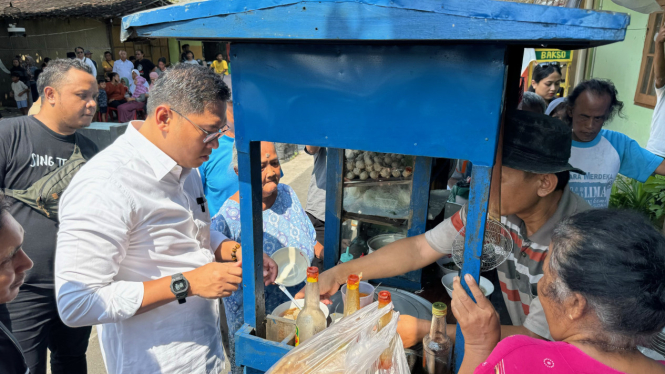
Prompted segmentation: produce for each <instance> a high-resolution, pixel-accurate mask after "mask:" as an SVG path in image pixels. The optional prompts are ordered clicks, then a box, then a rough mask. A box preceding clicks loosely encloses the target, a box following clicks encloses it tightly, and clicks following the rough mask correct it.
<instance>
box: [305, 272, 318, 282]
mask: <svg viewBox="0 0 665 374" xmlns="http://www.w3.org/2000/svg"><path fill="white" fill-rule="evenodd" d="M318 281H319V275H318V274H307V282H309V283H316V282H318Z"/></svg>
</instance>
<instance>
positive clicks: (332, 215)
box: [303, 143, 344, 269]
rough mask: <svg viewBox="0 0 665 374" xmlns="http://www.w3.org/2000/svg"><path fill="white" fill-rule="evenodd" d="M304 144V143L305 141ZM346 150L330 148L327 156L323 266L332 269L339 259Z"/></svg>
mask: <svg viewBox="0 0 665 374" xmlns="http://www.w3.org/2000/svg"><path fill="white" fill-rule="evenodd" d="M303 144H304V143H303ZM343 165H344V150H343V149H339V148H328V149H327V157H326V221H325V226H326V227H325V229H326V231H325V238H324V239H323V241H324V242H325V244H324V246H323V248H324V250H323V267H324V269H330V268H332V267H334V266H335V264H337V262H338V261H339V255H340V254H339V237H340V235H341V233H342V188H343V187H342V183H343V182H342V181H343V178H342V174H343V173H344V166H343Z"/></svg>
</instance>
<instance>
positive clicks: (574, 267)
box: [451, 209, 665, 374]
mask: <svg viewBox="0 0 665 374" xmlns="http://www.w3.org/2000/svg"><path fill="white" fill-rule="evenodd" d="M543 273H544V274H543V277H542V278H541V279H540V281H539V282H538V297H539V298H540V301H541V303H542V306H543V310H544V312H545V316H546V318H547V323H548V324H549V329H550V333H551V334H552V338H553V339H554V341H545V340H538V339H534V338H530V337H527V336H521V335H515V336H511V337H508V338H505V339H504V340H502V341H501V342H499V340H500V338H501V330H500V325H499V319H498V317H497V314H496V311H495V310H494V308H493V307H492V304H491V303H490V301H488V300H487V299H486V298H485V297H484V296H483V293H482V292H481V291H480V289H479V288H478V285H477V284H476V282H475V281H474V280H473V278H472V277H470V276H468V275H467V276H466V278H465V280H466V281H467V284H468V285H469V288H470V289H471V291H472V293H473V296H474V298H475V299H476V300H477V302H474V301H473V300H472V299H471V298H470V297H469V296H468V295H467V294H466V292H464V290H463V289H462V287H461V284H460V280H459V278H457V279H456V280H455V283H454V292H453V300H452V305H451V306H452V311H453V314H454V315H455V317H456V318H457V321H458V323H459V324H460V327H461V329H462V332H463V333H464V351H465V355H464V360H463V362H462V366H461V367H460V370H459V371H458V373H459V374H470V373H476V374H540V373H547V374H560V373H588V374H591V373H593V374H619V373H628V374H641V373H649V374H664V373H665V365H664V363H663V362H658V361H655V360H652V359H651V358H648V357H646V356H644V355H643V354H642V353H641V352H640V351H639V350H638V349H637V346H638V345H639V346H647V347H648V346H649V344H650V342H651V339H652V337H653V336H654V335H655V334H657V333H658V332H659V331H661V330H662V329H663V327H665V283H664V282H663V278H664V277H665V275H664V274H665V237H663V235H662V234H661V233H659V232H658V231H657V230H656V229H655V228H654V227H653V226H652V225H651V223H650V222H648V221H647V220H646V219H644V218H643V217H642V216H641V215H638V214H636V213H631V212H628V211H618V210H607V209H603V210H589V211H586V212H583V213H579V214H576V215H574V216H572V217H570V218H568V219H566V220H564V221H563V222H561V223H560V224H559V225H558V227H557V228H556V230H555V232H554V235H553V236H552V243H551V244H550V250H549V253H548V255H547V259H546V260H545V263H544V266H543Z"/></svg>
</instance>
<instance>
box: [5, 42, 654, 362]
mask: <svg viewBox="0 0 665 374" xmlns="http://www.w3.org/2000/svg"><path fill="white" fill-rule="evenodd" d="M183 47H185V46H183ZM79 52H80V53H79ZM86 52H87V51H85V50H84V49H83V48H77V49H76V55H77V58H75V59H57V60H51V61H49V62H48V64H47V65H45V66H44V67H43V69H42V71H41V72H40V74H38V78H37V80H36V89H37V92H38V94H39V100H41V103H42V105H41V106H40V107H39V109H38V111H37V112H36V114H34V115H27V116H21V117H16V118H11V119H5V120H3V121H2V122H0V187H2V189H3V190H2V191H3V194H0V350H1V351H2V352H3V354H2V356H1V357H0V372H2V373H5V372H7V373H26V372H27V370H29V372H30V373H33V374H35V373H45V372H46V366H47V362H46V352H47V349H48V350H50V352H51V361H50V365H51V370H52V372H53V373H74V374H75V373H85V372H86V350H87V345H88V340H89V336H90V333H91V327H92V326H96V327H97V331H98V335H99V339H100V345H101V349H102V352H103V357H104V362H105V365H106V369H107V371H108V372H109V373H111V374H115V373H126V372H140V373H144V372H145V373H152V372H155V373H157V372H164V373H184V372H187V373H218V372H221V370H222V369H223V368H224V366H226V365H230V366H231V369H232V372H233V373H238V372H242V368H240V367H237V366H235V345H234V339H233V335H234V334H235V333H236V332H237V331H238V329H239V328H240V327H241V326H242V324H243V322H244V321H243V309H242V307H243V294H242V292H243V287H242V283H241V282H242V268H241V264H242V261H243V259H242V250H241V247H240V242H241V236H242V235H241V234H242V233H241V227H240V194H239V191H238V177H237V173H238V169H239V168H240V167H242V165H238V161H237V160H238V158H237V150H236V148H235V140H234V138H235V123H234V118H233V101H232V99H231V91H230V89H229V87H228V85H227V84H226V83H225V79H224V78H225V76H226V74H227V73H228V64H226V62H225V61H224V59H223V55H222V54H219V55H217V59H216V60H215V62H213V64H212V65H211V66H210V67H207V66H206V67H204V66H201V65H200V64H198V63H192V62H190V61H195V60H194V57H193V53H192V52H191V51H189V50H188V49H186V48H183V56H182V57H183V59H184V63H182V64H177V65H175V66H172V67H168V66H167V65H166V60H162V59H160V60H159V61H158V64H157V65H154V64H153V63H152V62H151V61H149V60H147V59H145V58H144V56H143V53H142V51H137V55H136V59H135V61H134V62H133V63H132V62H131V61H130V60H128V59H127V54H126V53H125V52H124V51H121V52H120V53H119V56H120V59H119V60H116V61H114V60H113V55H112V54H111V53H110V52H108V53H107V54H105V55H104V61H103V62H102V64H101V69H100V70H99V72H101V70H103V71H104V73H103V74H104V76H105V78H98V77H97V75H96V72H97V71H98V70H96V69H97V64H96V63H93V62H94V61H92V60H90V58H89V57H86ZM79 55H81V57H78V56H79ZM659 66H660V67H662V68H663V69H664V70H665V64H661V65H656V67H657V68H659ZM18 67H19V68H20V67H21V66H20V61H19V64H18ZM19 70H20V69H16V71H17V75H16V76H14V75H13V83H12V84H13V85H14V83H23V85H18V84H17V86H16V87H17V88H16V89H15V94H16V93H18V94H20V95H16V97H18V98H21V97H22V95H27V94H28V93H29V89H30V86H29V84H26V82H24V81H23V80H21V78H22V76H21V75H20V72H19ZM657 76H659V75H657ZM533 77H534V78H533V81H532V82H531V89H530V91H529V92H525V93H524V95H523V98H522V101H521V103H520V106H519V108H517V109H519V110H508V111H507V114H506V118H505V125H504V126H505V128H504V143H503V159H502V169H501V173H502V179H501V184H502V189H501V216H502V217H501V222H502V223H503V224H504V225H505V226H506V227H507V228H508V230H509V231H510V234H511V236H512V237H513V239H514V240H513V247H512V248H511V251H512V254H511V256H510V257H509V258H508V260H507V261H505V262H504V263H503V264H501V265H500V266H499V267H498V268H497V271H496V274H497V277H498V280H499V284H500V287H499V288H500V294H501V297H499V298H494V299H487V298H485V296H484V295H483V293H482V292H481V291H480V289H479V287H478V286H477V284H476V283H475V281H474V280H473V279H472V278H465V281H466V283H467V284H468V285H469V288H470V289H471V291H472V293H473V295H474V299H475V300H474V299H471V298H470V297H469V296H468V295H467V294H466V292H465V291H464V290H463V288H462V287H461V283H460V279H456V280H455V286H454V288H455V289H454V292H453V298H452V305H451V309H452V311H453V313H454V315H455V317H456V318H457V321H458V323H459V325H460V328H461V329H462V332H463V333H464V336H465V339H464V344H465V351H466V354H465V357H464V362H463V364H462V367H461V368H460V371H459V372H460V373H472V372H476V373H494V372H497V370H499V371H498V372H503V371H501V368H504V367H510V368H511V370H512V371H510V372H515V373H533V372H540V370H541V369H542V368H543V365H544V367H545V368H546V369H555V370H552V371H550V372H552V373H557V372H561V373H563V372H569V371H566V370H567V369H566V368H568V367H573V368H584V371H585V372H595V373H612V374H614V373H619V372H624V373H629V374H634V373H635V374H637V373H665V366H663V365H662V364H661V363H658V362H657V361H655V360H653V359H650V358H648V357H647V356H645V355H643V354H642V353H641V352H640V351H639V350H638V347H639V346H645V345H648V341H649V339H651V337H653V336H654V335H655V334H656V333H658V332H659V331H661V330H662V329H663V328H664V327H665V287H663V282H662V278H663V274H664V273H665V271H664V270H665V237H664V236H663V235H662V234H661V233H660V232H658V230H656V229H655V228H654V227H652V226H651V224H650V223H649V222H647V221H646V220H645V219H644V218H643V217H641V216H639V215H638V214H636V213H631V212H627V211H615V210H608V209H607V205H608V201H609V200H608V199H609V193H610V189H611V184H612V182H613V181H614V179H615V178H616V176H617V174H618V173H621V174H624V175H627V176H630V177H633V178H636V179H638V180H645V179H646V178H647V177H648V176H650V175H652V174H654V173H655V174H661V175H662V174H665V162H664V161H663V158H662V157H661V155H656V154H653V153H652V152H650V151H648V150H645V149H643V148H641V147H640V146H639V145H638V144H637V143H636V142H635V141H634V140H632V139H630V138H628V137H626V136H625V135H622V134H620V133H617V132H613V131H609V130H606V129H603V125H604V124H605V123H606V122H608V121H610V120H611V119H612V117H613V116H615V115H620V113H621V108H622V103H621V101H620V100H619V99H618V92H617V90H616V88H615V87H614V85H613V84H612V83H611V82H610V81H607V80H599V79H592V80H588V81H584V82H582V83H580V84H579V85H578V86H577V87H575V88H574V89H573V90H572V92H571V94H570V95H569V96H568V97H566V98H557V97H556V95H557V92H559V86H560V83H561V71H560V68H559V67H558V66H557V65H556V64H543V65H539V66H537V67H536V69H535V71H534V76H533ZM662 77H663V78H664V79H662V80H657V82H656V88H657V89H658V90H661V89H662V87H663V85H665V74H663V75H662ZM28 83H29V80H28ZM659 85H660V87H659ZM16 90H18V91H16ZM174 92H177V93H178V94H177V95H174V94H173V93H174ZM658 92H659V93H660V92H661V91H658ZM659 100H660V96H659ZM137 111H143V112H144V113H145V114H144V117H145V119H144V120H137V117H136V115H135V113H136V112H137ZM111 112H115V114H116V115H117V116H118V118H119V120H120V121H122V122H128V126H127V130H126V132H125V134H124V135H123V136H122V137H120V138H118V139H117V140H116V141H115V142H114V143H113V144H111V145H110V146H109V147H107V148H106V149H104V150H103V151H101V152H100V151H99V150H98V148H97V147H96V146H95V144H94V143H93V142H92V141H91V140H90V139H88V138H86V137H85V136H83V135H81V134H79V133H78V131H77V130H79V129H82V128H85V127H87V126H89V125H90V123H91V122H92V121H93V119H94V117H95V116H100V115H104V114H105V115H108V116H110V114H111ZM656 117H657V116H656V115H655V114H654V118H656ZM663 125H664V126H665V124H663ZM664 141H665V139H664ZM658 144H661V143H658ZM305 151H306V153H307V154H310V155H312V156H313V157H314V164H315V165H314V171H313V175H312V181H311V184H310V189H309V196H308V201H307V205H306V206H305V207H303V206H302V205H301V203H300V201H299V199H298V197H297V196H296V194H295V193H294V191H293V189H292V188H291V187H289V186H287V185H285V184H283V183H280V179H281V177H282V175H283V173H282V168H281V165H280V162H279V160H278V157H277V152H276V149H275V145H274V144H273V143H270V142H262V143H261V149H260V156H261V182H262V201H261V203H262V215H263V223H264V225H263V245H264V247H263V264H264V265H263V280H264V283H265V291H264V292H265V294H264V297H265V300H266V310H271V309H273V308H274V307H275V306H277V305H279V303H281V302H283V301H286V300H287V298H286V297H285V296H284V294H283V293H282V292H281V291H279V290H278V289H277V288H276V286H275V285H273V281H274V280H275V277H276V275H277V265H276V264H275V262H274V261H273V260H272V259H271V258H270V255H271V254H272V253H274V252H275V251H276V250H277V249H279V248H282V247H289V246H290V247H297V248H300V249H302V250H303V251H304V252H305V253H306V254H307V256H308V257H309V259H310V261H312V263H313V264H317V261H318V264H320V262H321V259H322V256H323V252H324V247H323V245H322V244H323V236H324V227H325V222H324V220H325V189H326V187H325V180H326V178H325V164H326V149H325V148H321V147H314V146H307V147H306V148H305ZM472 167H473V166H472V165H470V164H465V171H464V173H465V174H468V171H469V170H471V168H472ZM54 176H56V177H57V178H55V177H54ZM53 180H57V181H58V182H57V183H50V182H49V181H53ZM608 185H609V187H608ZM466 210H467V209H466V207H464V208H462V210H460V211H459V212H457V213H456V214H454V215H453V216H452V217H450V218H448V219H445V220H443V222H441V223H440V224H438V225H436V226H435V227H434V228H432V229H431V230H429V231H427V232H426V233H424V234H422V235H418V236H414V237H409V238H406V239H402V240H398V241H396V242H394V243H391V244H389V245H387V246H385V247H383V248H382V249H381V250H380V251H376V252H374V253H371V254H369V255H367V256H364V257H360V258H358V259H355V260H351V261H348V262H345V263H343V264H340V265H338V266H335V267H334V268H332V269H329V270H327V271H325V272H322V273H321V274H320V276H319V287H320V292H321V295H322V297H323V298H324V299H326V298H329V297H331V296H332V295H333V294H334V293H336V292H337V291H338V289H339V288H340V286H341V285H342V284H344V283H345V282H346V279H347V277H348V276H349V275H350V274H358V273H362V274H363V280H371V279H378V278H386V277H392V276H396V275H400V274H404V273H406V272H408V271H412V270H417V269H420V268H423V267H425V266H427V265H429V264H431V263H434V262H436V261H437V260H438V259H440V258H442V257H444V256H447V255H449V254H451V253H452V244H453V240H454V238H455V237H456V235H457V233H458V232H459V231H460V230H462V229H463V228H464V226H465V225H466V219H467V217H466ZM28 270H30V271H29V272H28ZM608 274H609V275H611V276H608ZM301 289H302V285H298V286H295V287H293V288H292V289H291V291H292V292H294V293H295V292H297V291H299V290H301ZM302 296H303V292H302V291H301V292H299V293H298V295H297V296H296V297H302ZM220 299H221V302H220ZM175 301H177V302H175ZM222 311H224V312H225V313H223V314H222V313H221V312H222ZM222 316H225V317H222ZM193 317H194V318H193ZM220 319H223V321H221V322H222V323H223V322H226V325H227V329H228V335H229V336H224V335H223V334H222V329H221V328H220ZM429 324H430V322H429V321H425V320H419V319H416V318H414V317H410V316H407V315H402V316H401V319H400V323H399V325H398V332H399V334H400V336H401V338H402V341H403V343H404V346H405V347H411V346H413V345H415V344H417V343H418V342H421V341H422V339H423V337H424V335H425V334H427V333H428V332H429ZM447 331H448V333H449V334H450V336H451V338H452V339H453V340H454V338H455V326H449V327H448V329H447ZM225 351H226V353H227V356H228V357H229V358H230V360H229V361H230V362H225V358H224V357H225V354H224V353H225ZM543 370H544V369H543ZM557 370H560V371H557Z"/></svg>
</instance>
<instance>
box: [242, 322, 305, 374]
mask: <svg viewBox="0 0 665 374" xmlns="http://www.w3.org/2000/svg"><path fill="white" fill-rule="evenodd" d="M252 330H253V329H252V327H251V326H250V325H248V324H244V325H243V326H242V327H241V328H240V330H238V332H236V334H235V336H234V339H235V341H236V365H238V366H245V368H246V369H249V370H248V371H247V372H251V373H263V372H265V371H267V370H268V369H270V367H271V366H273V365H274V364H275V363H276V362H277V361H279V360H280V359H281V358H282V357H283V356H284V355H285V354H287V353H288V352H289V351H290V350H291V349H293V347H291V346H289V345H286V344H283V343H277V342H271V341H269V340H265V339H261V338H258V337H256V336H255V335H252Z"/></svg>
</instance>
